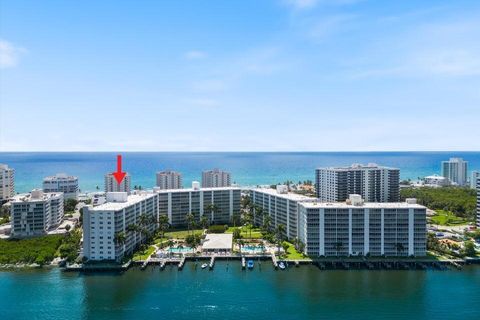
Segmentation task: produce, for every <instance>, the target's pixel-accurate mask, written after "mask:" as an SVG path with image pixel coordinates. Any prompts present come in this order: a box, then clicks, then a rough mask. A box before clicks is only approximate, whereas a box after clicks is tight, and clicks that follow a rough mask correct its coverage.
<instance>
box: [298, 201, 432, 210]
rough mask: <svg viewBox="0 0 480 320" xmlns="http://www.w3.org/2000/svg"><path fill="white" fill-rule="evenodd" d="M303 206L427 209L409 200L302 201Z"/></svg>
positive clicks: (308, 207) (310, 207)
mask: <svg viewBox="0 0 480 320" xmlns="http://www.w3.org/2000/svg"><path fill="white" fill-rule="evenodd" d="M301 205H302V206H304V207H305V208H307V209H312V208H325V209H328V208H340V209H350V208H352V209H383V208H384V209H410V208H412V209H426V207H424V206H422V205H419V204H413V203H407V202H365V203H363V204H362V205H359V206H355V205H353V204H347V203H346V202H321V201H315V202H302V203H301Z"/></svg>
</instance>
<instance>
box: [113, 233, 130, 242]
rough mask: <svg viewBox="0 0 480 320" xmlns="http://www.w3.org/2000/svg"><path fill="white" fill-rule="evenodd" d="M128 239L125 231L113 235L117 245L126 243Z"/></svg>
mask: <svg viewBox="0 0 480 320" xmlns="http://www.w3.org/2000/svg"><path fill="white" fill-rule="evenodd" d="M126 240H127V236H126V234H125V232H123V231H120V232H117V233H115V236H114V237H113V241H114V242H115V244H117V245H120V244H124V243H125V241H126Z"/></svg>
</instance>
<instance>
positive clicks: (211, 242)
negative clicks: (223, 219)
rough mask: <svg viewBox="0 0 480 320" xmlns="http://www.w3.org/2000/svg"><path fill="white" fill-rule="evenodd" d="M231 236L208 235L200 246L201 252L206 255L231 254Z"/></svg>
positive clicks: (222, 234) (229, 234)
mask: <svg viewBox="0 0 480 320" xmlns="http://www.w3.org/2000/svg"><path fill="white" fill-rule="evenodd" d="M232 245H233V234H231V233H221V234H216V233H208V234H207V235H206V236H205V240H204V241H203V244H202V251H203V252H208V253H231V252H232Z"/></svg>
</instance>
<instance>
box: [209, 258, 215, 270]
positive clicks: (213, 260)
mask: <svg viewBox="0 0 480 320" xmlns="http://www.w3.org/2000/svg"><path fill="white" fill-rule="evenodd" d="M214 265H215V255H213V256H212V257H211V258H210V263H209V265H208V267H209V268H210V270H212V269H213V266H214Z"/></svg>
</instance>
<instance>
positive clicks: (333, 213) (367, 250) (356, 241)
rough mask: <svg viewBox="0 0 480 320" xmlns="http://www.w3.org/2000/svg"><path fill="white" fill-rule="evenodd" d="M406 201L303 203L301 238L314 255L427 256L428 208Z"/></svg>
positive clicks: (306, 248)
mask: <svg viewBox="0 0 480 320" xmlns="http://www.w3.org/2000/svg"><path fill="white" fill-rule="evenodd" d="M413 200H414V199H411V200H409V201H408V202H405V203H363V200H361V197H360V196H359V195H354V197H352V200H351V201H349V202H347V203H321V202H318V203H317V202H313V203H308V202H305V203H301V204H300V212H299V224H298V230H299V231H298V238H299V240H300V241H302V242H303V243H304V244H305V253H306V254H308V255H312V256H326V257H329V256H349V255H370V256H425V255H426V234H427V230H426V208H425V207H423V206H421V205H418V204H416V201H413Z"/></svg>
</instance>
